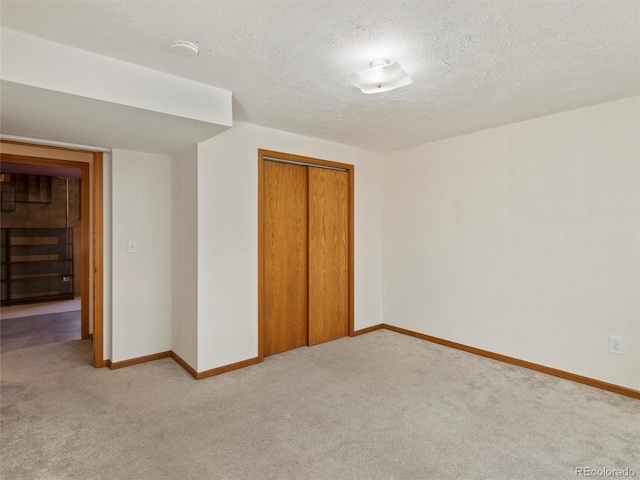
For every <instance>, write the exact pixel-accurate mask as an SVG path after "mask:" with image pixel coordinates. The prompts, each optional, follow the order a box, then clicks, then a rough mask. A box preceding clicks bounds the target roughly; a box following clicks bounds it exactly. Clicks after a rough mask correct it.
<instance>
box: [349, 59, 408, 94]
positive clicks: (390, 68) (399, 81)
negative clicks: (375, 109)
mask: <svg viewBox="0 0 640 480" xmlns="http://www.w3.org/2000/svg"><path fill="white" fill-rule="evenodd" d="M372 63H373V62H372ZM347 79H348V80H349V81H350V82H351V83H353V84H354V85H355V86H356V87H358V88H359V89H360V90H361V91H362V93H367V94H369V93H381V92H387V91H389V90H393V89H394V88H400V87H404V86H406V85H411V84H412V83H413V79H412V78H411V77H410V76H409V75H407V72H405V71H404V70H403V69H402V67H401V66H400V64H399V63H398V62H393V63H389V64H386V65H378V66H376V67H373V68H371V69H370V70H365V71H364V72H358V73H354V74H353V75H349V76H348V77H347Z"/></svg>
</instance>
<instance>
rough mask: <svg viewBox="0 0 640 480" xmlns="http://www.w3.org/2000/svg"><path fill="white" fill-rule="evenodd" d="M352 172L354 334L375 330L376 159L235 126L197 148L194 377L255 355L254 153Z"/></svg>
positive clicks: (378, 317) (378, 313)
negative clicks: (344, 166) (316, 161)
mask: <svg viewBox="0 0 640 480" xmlns="http://www.w3.org/2000/svg"><path fill="white" fill-rule="evenodd" d="M259 148H263V149H268V150H276V151H281V152H286V153H292V154H296V155H304V156H309V157H315V158H322V159H326V160H333V161H337V162H344V163H350V164H353V165H355V166H356V168H355V328H356V329H361V328H365V327H368V326H371V325H376V324H379V323H381V322H382V305H381V293H382V290H381V289H382V275H381V274H382V265H381V228H382V226H381V182H382V167H381V155H380V154H377V153H372V152H367V151H364V150H360V149H357V148H353V147H347V146H344V145H340V144H336V143H331V142H326V141H322V140H316V139H313V138H308V137H303V136H300V135H294V134H290V133H286V132H281V131H277V130H271V129H267V128H263V127H258V126H255V125H250V124H245V123H240V122H236V123H235V125H234V127H233V128H232V129H230V130H227V131H226V132H224V133H222V134H220V135H218V136H216V137H214V138H212V139H211V140H208V141H206V142H203V143H201V144H200V145H199V147H198V206H199V209H198V370H199V371H205V370H209V369H212V368H215V367H219V366H222V365H227V364H230V363H235V362H238V361H242V360H245V359H249V358H254V357H256V356H257V354H258V349H257V344H258V337H257V319H258V313H257V312H258V288H257V287H258V191H257V186H258V149H259Z"/></svg>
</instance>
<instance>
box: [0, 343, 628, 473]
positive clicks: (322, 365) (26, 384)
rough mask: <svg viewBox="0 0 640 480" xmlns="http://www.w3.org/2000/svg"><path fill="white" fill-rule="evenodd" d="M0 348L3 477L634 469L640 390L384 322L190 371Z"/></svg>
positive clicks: (168, 363)
mask: <svg viewBox="0 0 640 480" xmlns="http://www.w3.org/2000/svg"><path fill="white" fill-rule="evenodd" d="M90 357H91V342H89V341H71V342H66V343H61V344H50V345H42V346H37V347H31V348H23V349H20V350H15V351H10V352H7V353H3V354H2V356H1V360H2V390H1V395H2V397H1V402H2V410H1V421H2V425H1V426H2V430H1V435H2V438H1V445H2V471H1V476H2V478H3V479H5V480H6V479H66V478H69V479H111V480H113V479H149V480H151V479H494V480H495V479H509V480H513V479H544V480H548V479H562V478H567V479H570V478H576V467H582V468H584V467H591V468H626V467H630V468H635V469H636V472H637V476H640V454H639V445H640V402H639V401H637V400H633V399H630V398H626V397H622V396H618V395H616V394H613V393H609V392H604V391H600V390H597V389H594V388H591V387H587V386H584V385H580V384H577V383H573V382H569V381H566V380H561V379H557V378H554V377H550V376H547V375H544V374H541V373H537V372H533V371H529V370H525V369H521V368H518V367H514V366H510V365H505V364H502V363H499V362H495V361H492V360H489V359H485V358H481V357H477V356H474V355H471V354H467V353H464V352H460V351H457V350H452V349H449V348H446V347H442V346H439V345H434V344H431V343H428V342H424V341H422V340H418V339H415V338H411V337H407V336H403V335H400V334H397V333H394V332H389V331H376V332H372V333H369V334H366V335H362V336H360V337H356V338H344V339H341V340H337V341H334V342H329V343H326V344H323V345H318V346H315V347H311V348H300V349H297V350H293V351H290V352H285V353H283V354H280V355H275V356H272V357H268V358H267V359H266V361H265V362H264V363H263V364H259V365H255V366H252V367H249V368H246V369H243V370H238V371H235V372H230V373H227V374H224V375H220V376H217V377H213V378H209V379H206V380H201V381H195V380H193V379H192V378H191V377H190V376H189V375H188V374H187V373H186V372H185V371H184V370H183V369H182V368H181V367H180V366H178V365H177V364H176V363H175V362H174V361H173V360H171V359H164V360H159V361H156V362H151V363H147V364H143V365H138V366H133V367H128V368H124V369H120V370H115V371H110V370H107V369H102V370H96V369H93V368H91V367H90V366H89V362H90Z"/></svg>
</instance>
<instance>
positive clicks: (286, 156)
mask: <svg viewBox="0 0 640 480" xmlns="http://www.w3.org/2000/svg"><path fill="white" fill-rule="evenodd" d="M264 157H275V158H281V159H283V160H289V161H292V162H299V163H305V164H314V165H321V166H326V167H335V168H341V169H344V170H346V173H347V174H348V175H349V179H348V187H349V192H348V199H349V209H348V210H349V211H348V215H349V219H348V222H349V227H348V228H349V240H348V242H349V245H348V255H349V256H348V270H349V281H348V295H349V299H348V321H347V334H348V335H349V336H353V333H354V326H353V325H354V311H355V307H354V305H355V302H354V291H355V288H354V271H355V269H354V265H355V260H354V258H355V252H354V245H355V244H354V238H355V236H354V216H355V198H354V197H355V193H354V192H355V188H354V185H355V167H354V166H353V165H350V164H346V163H339V162H333V161H329V160H321V159H318V158H311V157H304V156H300V155H292V154H290V153H282V152H276V151H272V150H264V149H259V150H258V356H257V357H256V358H257V362H256V363H259V362H262V361H263V360H264V346H263V339H264V338H263V337H264V299H265V297H264V288H263V285H264V280H265V278H264V277H265V248H264V245H265V239H264V226H265V207H264V205H263V203H264V202H263V198H264V192H265V188H264V167H263V166H264V162H265V160H264ZM307 166H308V165H307ZM221 368H222V367H221ZM221 373H222V372H221Z"/></svg>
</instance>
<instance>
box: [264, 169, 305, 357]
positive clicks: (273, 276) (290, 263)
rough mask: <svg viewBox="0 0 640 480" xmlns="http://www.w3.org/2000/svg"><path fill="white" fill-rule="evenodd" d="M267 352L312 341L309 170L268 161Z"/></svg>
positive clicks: (265, 234) (265, 175)
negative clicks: (308, 296) (308, 289)
mask: <svg viewBox="0 0 640 480" xmlns="http://www.w3.org/2000/svg"><path fill="white" fill-rule="evenodd" d="M264 201H265V210H264V243H265V245H264V252H265V259H264V260H265V266H264V268H265V277H264V278H265V283H264V354H265V355H272V354H274V353H279V352H283V351H285V350H291V349H292V348H297V347H300V346H303V345H307V325H308V322H307V316H308V303H307V285H308V283H307V281H308V275H307V262H308V259H307V251H308V248H307V246H308V245H307V229H308V223H307V218H308V212H307V169H306V168H304V167H299V166H295V165H286V164H282V163H274V162H265V163H264Z"/></svg>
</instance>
